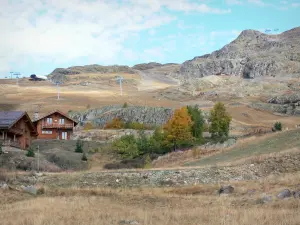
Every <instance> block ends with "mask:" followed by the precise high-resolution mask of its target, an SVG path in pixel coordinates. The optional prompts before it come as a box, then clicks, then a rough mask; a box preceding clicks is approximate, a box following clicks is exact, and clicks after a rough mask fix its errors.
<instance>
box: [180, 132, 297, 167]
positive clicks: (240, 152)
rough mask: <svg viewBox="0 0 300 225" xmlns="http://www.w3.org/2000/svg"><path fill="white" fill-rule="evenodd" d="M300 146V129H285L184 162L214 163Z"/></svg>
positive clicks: (195, 164) (196, 164)
mask: <svg viewBox="0 0 300 225" xmlns="http://www.w3.org/2000/svg"><path fill="white" fill-rule="evenodd" d="M299 146H300V130H299V129H297V130H292V131H286V132H282V133H278V134H277V135H275V136H273V135H272V136H270V137H267V138H266V139H262V140H259V141H254V142H253V143H245V144H243V145H241V146H237V147H234V148H233V149H232V150H230V151H225V152H221V153H219V154H216V155H213V156H209V157H205V158H202V159H200V160H198V161H194V162H190V163H187V164H185V165H186V166H205V165H216V164H219V163H223V162H230V161H234V160H238V159H242V158H247V157H250V156H255V155H261V154H268V153H273V152H279V151H282V150H287V149H290V148H295V147H299Z"/></svg>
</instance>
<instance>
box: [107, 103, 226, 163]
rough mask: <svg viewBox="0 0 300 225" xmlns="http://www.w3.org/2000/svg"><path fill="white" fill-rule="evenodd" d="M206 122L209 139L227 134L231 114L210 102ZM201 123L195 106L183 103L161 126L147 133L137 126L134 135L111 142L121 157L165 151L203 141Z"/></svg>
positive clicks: (198, 111) (133, 156)
mask: <svg viewBox="0 0 300 225" xmlns="http://www.w3.org/2000/svg"><path fill="white" fill-rule="evenodd" d="M115 122H116V120H114V121H112V123H115ZM208 122H209V126H208V127H209V133H210V134H211V138H212V139H214V140H224V139H226V138H228V135H229V126H230V122H231V116H230V115H229V114H228V112H227V111H226V108H225V105H224V104H223V103H221V102H218V103H216V104H215V105H214V107H213V109H212V110H211V111H210V116H209V119H208ZM117 124H118V123H117ZM110 125H111V124H110ZM118 125H119V124H118ZM204 126H205V120H204V116H203V113H202V111H201V110H200V109H199V107H198V106H197V105H195V106H185V107H182V108H179V109H176V110H175V112H174V115H173V116H172V118H170V119H169V120H168V121H167V123H166V124H164V125H163V126H162V127H158V128H156V129H155V131H154V133H153V134H152V135H151V136H147V135H146V134H145V132H144V130H140V131H139V136H138V137H135V136H134V135H125V136H122V137H121V138H120V139H117V140H115V141H114V142H113V144H112V147H113V149H114V150H115V151H116V152H117V153H118V154H120V155H121V156H122V158H124V159H134V158H137V157H139V156H143V155H145V154H165V153H168V152H171V151H176V150H177V149H179V148H187V147H191V146H194V145H199V144H203V143H204V138H203V131H204Z"/></svg>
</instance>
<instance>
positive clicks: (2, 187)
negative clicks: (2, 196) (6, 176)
mask: <svg viewBox="0 0 300 225" xmlns="http://www.w3.org/2000/svg"><path fill="white" fill-rule="evenodd" d="M0 189H3V190H6V189H8V185H7V183H5V182H1V183H0Z"/></svg>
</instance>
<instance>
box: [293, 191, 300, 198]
mask: <svg viewBox="0 0 300 225" xmlns="http://www.w3.org/2000/svg"><path fill="white" fill-rule="evenodd" d="M292 194H293V196H294V198H300V190H297V191H293V192H292Z"/></svg>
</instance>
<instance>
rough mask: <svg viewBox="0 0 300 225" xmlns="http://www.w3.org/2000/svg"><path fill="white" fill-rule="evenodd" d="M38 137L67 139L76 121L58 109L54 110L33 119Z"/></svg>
mask: <svg viewBox="0 0 300 225" xmlns="http://www.w3.org/2000/svg"><path fill="white" fill-rule="evenodd" d="M34 124H35V127H36V130H37V133H38V136H37V138H38V139H58V140H69V139H70V138H71V135H72V133H73V129H74V127H75V126H76V125H77V122H75V121H74V120H72V119H71V118H70V117H68V116H67V115H66V114H64V113H62V112H60V111H54V112H51V113H49V114H48V115H46V116H43V117H41V118H39V119H37V120H36V121H34Z"/></svg>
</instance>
